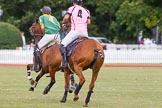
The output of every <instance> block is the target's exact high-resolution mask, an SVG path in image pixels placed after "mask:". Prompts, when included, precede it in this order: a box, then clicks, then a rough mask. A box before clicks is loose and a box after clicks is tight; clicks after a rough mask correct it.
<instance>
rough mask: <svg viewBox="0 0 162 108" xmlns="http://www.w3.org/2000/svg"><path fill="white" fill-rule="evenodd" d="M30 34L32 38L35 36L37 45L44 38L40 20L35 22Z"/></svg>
mask: <svg viewBox="0 0 162 108" xmlns="http://www.w3.org/2000/svg"><path fill="white" fill-rule="evenodd" d="M29 32H30V34H31V35H32V36H34V39H35V42H36V43H37V42H38V41H39V40H40V39H41V38H42V36H43V32H42V30H41V25H40V24H39V21H38V20H35V22H34V23H33V24H32V26H31V27H30V28H29Z"/></svg>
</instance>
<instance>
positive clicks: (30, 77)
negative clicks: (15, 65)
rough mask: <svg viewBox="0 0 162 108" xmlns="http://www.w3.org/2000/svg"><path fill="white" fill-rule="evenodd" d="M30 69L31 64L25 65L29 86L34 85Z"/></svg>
mask: <svg viewBox="0 0 162 108" xmlns="http://www.w3.org/2000/svg"><path fill="white" fill-rule="evenodd" d="M32 67H33V64H28V65H27V78H28V80H29V82H30V84H31V85H34V82H35V81H34V80H33V78H32V75H31V71H32V70H31V69H32Z"/></svg>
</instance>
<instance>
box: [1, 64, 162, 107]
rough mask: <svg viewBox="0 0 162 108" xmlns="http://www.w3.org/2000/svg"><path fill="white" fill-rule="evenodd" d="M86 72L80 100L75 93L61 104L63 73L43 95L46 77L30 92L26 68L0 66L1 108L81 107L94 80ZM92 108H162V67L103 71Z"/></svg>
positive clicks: (89, 73) (108, 69)
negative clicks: (74, 98) (74, 100)
mask: <svg viewBox="0 0 162 108" xmlns="http://www.w3.org/2000/svg"><path fill="white" fill-rule="evenodd" d="M84 73H85V77H86V82H85V85H84V86H83V88H82V90H81V91H80V95H79V96H80V99H79V100H78V101H77V102H73V100H72V98H73V94H69V95H68V98H67V102H66V103H60V99H61V98H62V96H63V92H64V81H63V73H61V72H58V73H57V75H56V81H57V82H56V84H55V85H54V86H53V87H52V89H51V91H50V92H49V93H48V94H47V95H42V92H43V90H44V88H45V87H46V85H47V84H48V83H49V80H50V79H49V78H46V77H43V78H42V79H41V80H40V82H39V83H38V86H37V88H36V89H35V91H34V92H29V91H28V89H29V87H30V85H29V82H28V79H27V77H26V68H25V67H13V66H4V67H2V66H1V67H0V108H82V105H83V103H84V99H85V96H86V93H87V90H88V84H89V81H90V78H91V72H90V70H87V71H85V72H84ZM32 75H33V77H35V76H36V75H37V74H36V73H34V72H33V74H32ZM76 80H78V78H76ZM89 108H162V70H161V68H137V67H136V68H102V69H101V71H100V74H99V77H98V79H97V82H96V86H95V89H94V93H93V94H92V97H91V102H90V104H89Z"/></svg>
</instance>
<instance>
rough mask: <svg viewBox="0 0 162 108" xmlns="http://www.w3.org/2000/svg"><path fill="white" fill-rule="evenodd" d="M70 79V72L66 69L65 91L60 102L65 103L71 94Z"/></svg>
mask: <svg viewBox="0 0 162 108" xmlns="http://www.w3.org/2000/svg"><path fill="white" fill-rule="evenodd" d="M69 78H70V70H69V69H68V68H66V69H64V79H65V91H64V95H63V97H62V99H61V100H60V102H62V103H65V102H66V98H67V95H68V92H69Z"/></svg>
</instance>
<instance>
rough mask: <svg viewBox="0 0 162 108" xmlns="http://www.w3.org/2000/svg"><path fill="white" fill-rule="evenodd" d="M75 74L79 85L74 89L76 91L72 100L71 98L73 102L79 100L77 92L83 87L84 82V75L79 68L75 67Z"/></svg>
mask: <svg viewBox="0 0 162 108" xmlns="http://www.w3.org/2000/svg"><path fill="white" fill-rule="evenodd" d="M75 72H76V74H77V75H78V77H79V84H78V85H77V87H76V89H75V91H74V98H73V100H74V101H77V100H78V99H79V96H78V94H79V91H80V89H81V88H82V86H83V84H84V82H85V78H84V75H83V73H82V69H81V68H76V67H75Z"/></svg>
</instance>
